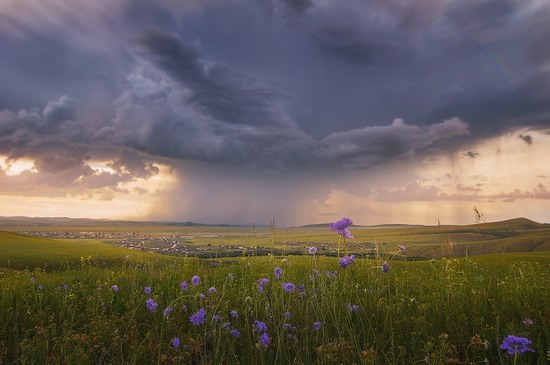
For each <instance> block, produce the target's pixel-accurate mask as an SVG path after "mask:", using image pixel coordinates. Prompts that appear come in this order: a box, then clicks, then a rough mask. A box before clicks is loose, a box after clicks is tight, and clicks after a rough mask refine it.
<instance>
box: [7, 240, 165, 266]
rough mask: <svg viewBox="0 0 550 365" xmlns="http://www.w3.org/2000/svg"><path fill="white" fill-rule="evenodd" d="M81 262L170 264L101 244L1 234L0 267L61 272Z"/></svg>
mask: <svg viewBox="0 0 550 365" xmlns="http://www.w3.org/2000/svg"><path fill="white" fill-rule="evenodd" d="M81 258H89V259H91V260H94V261H96V262H98V264H99V263H105V264H112V263H116V262H122V261H125V260H130V261H134V262H142V261H161V262H162V261H167V260H168V258H167V257H166V256H162V255H155V254H150V253H148V252H141V251H130V250H126V249H122V248H119V247H116V246H113V245H109V244H106V243H101V242H99V241H97V240H53V239H46V238H39V237H32V236H26V235H21V234H17V233H12V232H6V231H0V267H1V268H7V269H16V270H17V269H25V268H35V267H44V266H46V267H49V268H51V269H58V268H63V267H67V266H69V267H70V266H74V265H78V264H79V262H80V260H81Z"/></svg>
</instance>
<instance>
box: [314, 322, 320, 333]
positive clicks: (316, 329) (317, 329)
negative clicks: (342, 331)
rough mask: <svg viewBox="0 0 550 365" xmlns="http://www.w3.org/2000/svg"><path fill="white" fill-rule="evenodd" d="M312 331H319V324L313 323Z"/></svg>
mask: <svg viewBox="0 0 550 365" xmlns="http://www.w3.org/2000/svg"><path fill="white" fill-rule="evenodd" d="M313 329H315V332H318V331H319V330H320V329H321V322H315V323H314V324H313Z"/></svg>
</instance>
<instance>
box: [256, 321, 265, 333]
mask: <svg viewBox="0 0 550 365" xmlns="http://www.w3.org/2000/svg"><path fill="white" fill-rule="evenodd" d="M254 327H255V328H256V331H258V332H260V333H262V332H267V324H265V322H260V321H257V320H256V321H254Z"/></svg>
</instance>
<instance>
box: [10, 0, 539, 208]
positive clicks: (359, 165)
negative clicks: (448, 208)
mask: <svg viewBox="0 0 550 365" xmlns="http://www.w3.org/2000/svg"><path fill="white" fill-rule="evenodd" d="M16 5H17V4H16V1H15V0H9V1H6V2H3V3H2V4H0V46H1V47H2V50H3V52H2V58H0V79H1V80H3V82H2V83H0V155H1V156H2V157H3V158H4V159H5V164H9V163H15V162H16V161H18V160H27V161H28V160H30V161H32V163H33V169H32V171H31V170H29V171H27V172H25V173H23V174H21V175H18V176H11V175H9V174H7V171H4V170H2V171H0V173H1V174H0V180H1V182H2V192H3V193H6V194H7V193H8V192H10V191H11V192H13V193H14V194H15V192H17V191H18V192H24V193H25V194H30V195H36V194H40V189H39V188H37V187H36V186H44V187H48V188H47V189H46V190H44V194H46V191H52V192H53V191H54V190H55V194H63V192H65V194H75V195H79V194H80V195H85V194H86V192H92V194H93V192H94V191H95V192H97V193H99V192H105V191H107V190H108V191H110V192H114V193H117V194H128V193H130V192H135V193H139V194H146V193H147V191H148V190H147V189H145V188H140V187H139V186H138V187H135V186H132V187H129V185H128V183H129V182H138V181H147V180H150V179H152V178H154V177H155V176H158V175H159V173H160V167H161V166H167V167H168V168H173V169H175V170H177V173H178V174H183V175H185V174H184V173H183V171H186V169H187V168H188V167H186V166H190V165H189V164H199V165H204V168H206V169H210V168H211V169H216V168H220V169H226V168H229V169H235V170H236V171H240V172H243V174H245V175H246V176H248V177H250V178H251V176H253V175H254V174H258V175H261V176H262V178H263V177H266V176H270V177H271V178H274V179H279V180H280V179H285V178H290V177H296V176H302V175H308V174H311V176H316V177H319V176H321V175H323V173H320V171H323V170H324V169H325V170H327V171H326V173H325V174H326V175H330V174H333V173H342V172H344V173H346V172H349V171H357V170H360V171H369V170H370V169H373V168H375V167H377V166H384V165H386V164H389V163H394V162H395V161H402V160H413V159H415V158H420V157H422V158H424V157H429V155H430V154H432V153H438V154H441V153H449V154H451V153H459V154H462V153H464V151H470V152H465V153H464V156H468V157H471V160H472V161H473V160H474V159H476V157H478V155H477V152H473V151H471V150H470V148H471V146H472V145H474V144H475V143H481V142H483V141H484V140H487V139H490V138H494V137H497V136H501V135H504V134H506V133H516V135H518V133H523V134H519V137H520V138H522V140H523V141H524V142H525V143H527V144H529V145H531V143H534V140H533V139H532V137H531V135H530V134H527V133H528V132H526V131H531V130H548V129H550V71H549V70H550V53H549V52H548V51H547V48H548V47H545V45H546V44H548V43H549V42H550V36H549V34H550V22H548V21H547V20H548V19H549V18H550V4H549V3H547V2H541V1H535V0H528V1H520V0H504V1H503V0H483V1H477V0H476V1H474V0H468V1H461V2H456V1H448V0H421V1H415V2H406V1H402V0H388V1H382V0H376V1H368V2H365V1H362V0H351V1H346V2H340V1H325V0H300V1H290V0H263V1H255V0H230V1H221V0H203V1H184V2H180V1H171V0H163V1H158V2H157V1H149V0H139V1H130V0H115V1H104V0H101V1H94V2H88V1H85V0H76V1H63V0H42V1H39V0H30V1H26V2H24V4H23V5H21V6H16ZM518 131H522V132H518ZM434 151H435V152H434ZM419 156H420V157H419ZM476 160H477V159H476ZM97 162H100V163H101V166H103V167H102V168H99V167H98V165H97ZM191 170H193V171H199V173H204V171H206V170H204V169H202V168H201V169H191ZM201 171H202V172H201ZM207 175H208V174H207V173H204V176H207ZM237 175H238V174H237ZM216 176H219V175H216ZM199 180H200V179H192V181H199ZM197 184H199V183H197ZM234 186H238V184H234ZM413 188H415V186H413V185H410V186H409V188H408V189H409V190H406V189H405V190H403V194H402V195H403V196H404V195H407V194H408V193H411V194H412V191H413V190H414V189H413ZM251 189H252V188H251ZM289 189H290V188H289ZM252 190H254V189H252ZM539 190H540V191H538V192H537V193H535V192H529V193H522V194H524V195H525V196H543V195H544V194H545V193H546V190H544V189H542V188H541V189H539ZM396 192H397V190H396ZM432 193H433V191H431V190H429V189H428V191H419V192H418V194H419V195H421V196H424V194H427V195H430V194H432ZM543 193H544V194H543ZM392 194H393V193H392V192H390V191H387V192H386V193H385V196H387V199H390V200H391V199H397V198H396V194H397V193H395V194H393V195H392ZM529 194H531V195H529ZM281 195H284V194H281ZM104 196H109V194H106V195H105V194H104ZM277 196H278V195H277ZM399 196H400V195H399Z"/></svg>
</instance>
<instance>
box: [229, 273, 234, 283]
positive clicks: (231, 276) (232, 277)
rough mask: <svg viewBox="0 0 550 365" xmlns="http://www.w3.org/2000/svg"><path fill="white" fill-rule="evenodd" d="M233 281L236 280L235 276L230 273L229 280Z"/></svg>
mask: <svg viewBox="0 0 550 365" xmlns="http://www.w3.org/2000/svg"><path fill="white" fill-rule="evenodd" d="M233 279H235V276H233V274H231V273H228V274H227V280H229V281H233Z"/></svg>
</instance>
